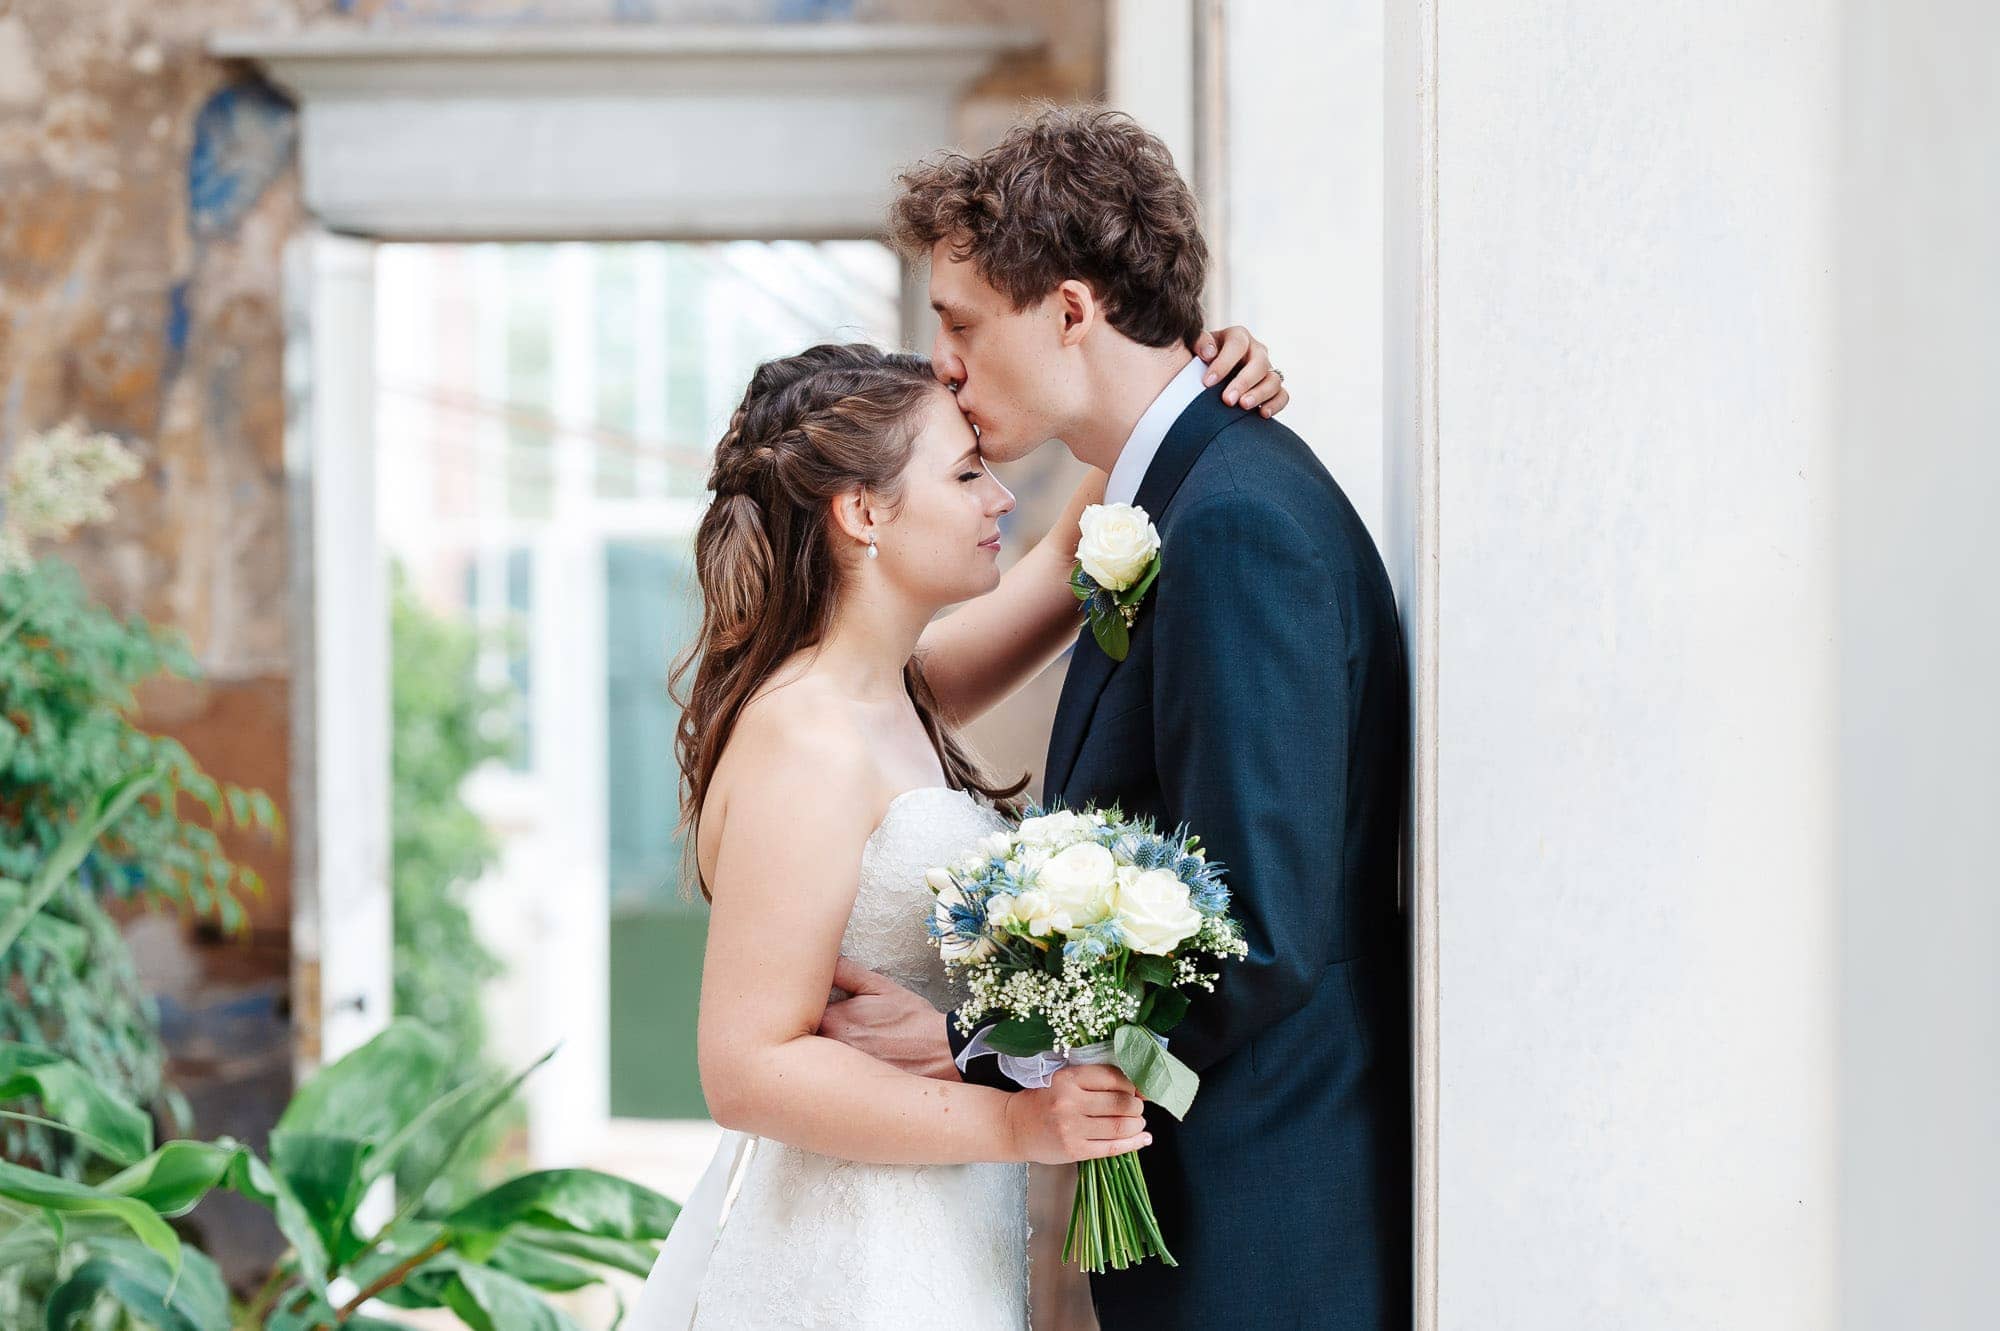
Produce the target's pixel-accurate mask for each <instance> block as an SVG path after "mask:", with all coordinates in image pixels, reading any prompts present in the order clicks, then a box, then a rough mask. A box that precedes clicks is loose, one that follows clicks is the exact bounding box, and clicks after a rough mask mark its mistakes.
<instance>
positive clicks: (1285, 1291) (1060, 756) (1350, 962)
mask: <svg viewBox="0 0 2000 1331" xmlns="http://www.w3.org/2000/svg"><path fill="white" fill-rule="evenodd" d="M902 185H903V193H902V195H901V197H900V198H899V199H898V200H897V202H896V204H895V207H894V211H893V215H892V224H893V230H894V232H895V236H896V239H897V241H898V242H899V244H900V245H901V246H902V247H903V248H905V249H906V250H907V251H910V252H912V253H921V254H928V255H929V257H930V261H931V280H930V281H931V284H930V292H931V303H932V305H933V306H934V307H935V308H936V310H937V312H938V323H939V331H938V336H937V342H936V345H935V347H934V348H933V359H934V361H935V362H936V365H937V367H938V372H939V373H940V375H942V376H944V377H946V378H948V379H949V380H950V381H951V382H952V383H953V384H954V385H955V386H956V388H957V392H958V405H959V407H960V409H961V410H962V411H964V413H965V414H966V415H967V416H968V417H969V418H970V419H971V420H972V422H973V423H974V424H975V425H977V426H978V427H979V431H980V446H981V450H982V451H983V452H984V453H985V454H986V455H987V456H988V457H990V458H993V459H996V460H999V461H1008V460H1012V459H1015V458H1019V457H1022V456H1025V455H1026V454H1027V453H1029V452H1031V451H1032V450H1033V449H1035V448H1036V447H1038V446H1039V445H1040V444H1042V443H1043V442H1044V441H1046V440H1049V439H1061V440H1062V441H1063V443H1064V444H1066V445H1067V446H1068V447H1069V449H1070V451H1071V452H1072V453H1074V454H1075V455H1076V456H1077V457H1078V458H1079V459H1081V460H1082V461H1084V462H1087V463H1090V464H1091V465H1093V466H1096V467H1098V468H1101V469H1102V470H1104V471H1105V472H1106V473H1108V474H1109V477H1110V481H1109V484H1108V486H1107V487H1106V491H1105V502H1107V503H1117V502H1121V501H1122V502H1127V503H1136V504H1137V505H1138V506H1139V507H1141V508H1143V509H1144V510H1145V511H1146V513H1147V514H1148V515H1149V516H1150V517H1151V519H1152V521H1153V522H1154V524H1155V525H1156V526H1157V527H1158V529H1159V533H1160V537H1161V542H1162V546H1161V572H1160V574H1159V578H1158V580H1157V581H1156V582H1155V584H1154V586H1153V588H1152V590H1151V591H1150V592H1149V593H1148V594H1147V596H1146V598H1145V600H1144V602H1143V603H1142V605H1141V608H1140V611H1139V615H1138V620H1137V623H1136V625H1135V626H1134V628H1133V629H1132V632H1131V641H1130V647H1129V651H1128V654H1127V656H1126V658H1125V660H1123V661H1122V662H1117V661H1113V660H1112V659H1111V658H1110V657H1109V656H1107V655H1106V654H1105V653H1104V651H1103V650H1101V649H1100V648H1099V647H1098V646H1097V643H1096V641H1095V640H1094V638H1093V637H1092V635H1091V633H1090V631H1089V629H1088V628H1087V627H1085V628H1083V629H1082V630H1081V631H1080V632H1079V633H1078V636H1077V643H1076V647H1075V649H1074V651H1073V652H1072V655H1071V658H1070V664H1069V674H1068V677H1067V678H1066V680H1065V681H1064V684H1063V691H1062V699H1061V702H1060V703H1059V704H1058V706H1057V708H1056V718H1055V730H1054V734H1053V735H1052V737H1051V739H1050V743H1049V756H1048V765H1047V768H1046V772H1045V787H1044V790H1045V799H1044V802H1045V803H1050V804H1053V803H1054V802H1056V801H1063V802H1065V803H1067V804H1068V805H1069V806H1071V807H1080V806H1082V805H1083V804H1085V803H1086V802H1093V801H1094V802H1096V803H1098V804H1100V805H1109V804H1111V803H1114V802H1115V803H1117V804H1118V805H1120V806H1121V807H1122V808H1123V809H1124V810H1125V812H1126V813H1128V814H1132V815H1149V816H1151V817H1153V818H1154V819H1156V820H1157V821H1158V823H1159V825H1160V826H1161V827H1162V828H1167V829H1170V828H1172V827H1174V826H1176V825H1177V824H1180V823H1186V824H1187V825H1188V827H1189V829H1190V830H1191V831H1193V832H1194V833H1195V834H1196V835H1198V836H1200V837H1201V838H1202V842H1203V844H1204V845H1205V846H1206V847H1207V848H1208V849H1209V851H1210V853H1211V854H1212V856H1213V858H1215V859H1217V860H1219V861H1221V862H1222V863H1223V864H1224V865H1225V866H1226V867H1227V875H1228V882H1229V885H1230V887H1231V888H1232V890H1233V893H1234V897H1233V900H1232V903H1231V909H1232V913H1233V914H1235V915H1236V917H1237V918H1238V919H1239V920H1241V921H1242V923H1243V925H1244V931H1245V934H1246V937H1247V939H1248V941H1249V945H1250V954H1249V956H1248V957H1247V958H1245V959H1244V960H1242V961H1239V962H1235V963H1232V964H1230V965H1227V966H1224V967H1222V968H1221V969H1222V979H1221V980H1220V981H1219V982H1218V984H1217V986H1216V991H1215V992H1214V993H1213V994H1197V995H1196V996H1195V999H1194V1002H1193V1004H1192V1006H1191V1008H1190V1009H1189V1013H1188V1016H1187V1018H1186V1019H1185V1021H1183V1022H1182V1023H1181V1025H1180V1026H1178V1027H1176V1028H1175V1029H1174V1030H1173V1031H1172V1032H1171V1034H1170V1037H1169V1042H1170V1044H1171V1047H1172V1049H1173V1052H1174V1053H1175V1054H1177V1055H1178V1056H1179V1057H1180V1058H1181V1059H1182V1060H1183V1061H1185V1062H1186V1063H1187V1064H1188V1065H1189V1066H1190V1067H1192V1068H1193V1069H1194V1070H1195V1071H1196V1072H1198V1073H1199V1074H1200V1075H1201V1091H1200V1094H1199V1095H1198V1096H1197V1097H1196V1099H1195V1102H1194V1106H1193V1108H1192V1109H1190V1110H1189V1111H1188V1115H1187V1119H1186V1121H1185V1122H1177V1121H1175V1120H1174V1119H1173V1118H1172V1117H1171V1116H1169V1115H1168V1114H1167V1113H1165V1112H1164V1111H1163V1110H1160V1109H1158V1108H1157V1107H1149V1110H1148V1112H1147V1115H1146V1120H1147V1127H1148V1129H1150V1130H1151V1132H1152V1133H1153V1135H1154V1141H1153V1145H1152V1146H1150V1147H1148V1148H1147V1149H1146V1151H1145V1153H1144V1155H1143V1156H1142V1159H1143V1160H1144V1162H1145V1169H1146V1176H1147V1179H1148V1182H1149V1184H1150V1187H1151V1191H1152V1196H1153V1202H1154V1207H1155V1209H1156V1211H1157V1213H1158V1216H1159V1220H1160V1226H1161V1230H1162V1232H1163V1234H1164V1236H1165V1238H1166V1240H1167V1245H1168V1247H1169V1248H1170V1249H1171V1250H1172V1251H1173V1254H1174V1256H1175V1258H1176V1259H1177V1260H1178V1261H1179V1263H1180V1265H1179V1266H1167V1265H1166V1264H1164V1263H1162V1262H1157V1261H1153V1262H1147V1263H1145V1264H1143V1265H1141V1266H1138V1267H1135V1268H1132V1269H1129V1270H1125V1271H1114V1272H1110V1273H1108V1274H1105V1275H1099V1276H1093V1277H1092V1278H1091V1298H1092V1302H1093V1303H1094V1304H1095V1305H1096V1309H1097V1316H1098V1320H1099V1322H1100V1324H1101V1325H1102V1326H1103V1328H1104V1331H1140V1329H1141V1328H1146V1329H1147V1331H1153V1329H1154V1328H1161V1329H1166V1328H1186V1329H1187V1331H1197V1329H1199V1331H1211V1329H1212V1328H1227V1329H1228V1331H1261V1329H1262V1328H1272V1329H1273V1331H1276V1329H1277V1328H1301V1327H1309V1328H1339V1329H1341V1331H1349V1329H1351V1331H1364V1329H1365V1331H1378V1329H1382V1328H1401V1327H1407V1326H1408V1325H1409V1317H1410V1133H1409V1122H1410V1103H1409V1085H1408V1060H1407V1048H1408V1044H1409V1028H1408V1016H1407V1003H1406V990H1405V949H1404V931H1403V926H1402V920H1401V917H1400V914H1399V912H1398V907H1397V891H1396V886H1397V837H1398V829H1399V827H1400V824H1401V816H1402V801H1403V793H1404V789H1405V784H1406V779H1407V776H1408V763H1409V741H1408V716H1407V707H1406V701H1407V695H1406V687H1407V686H1406V680H1405V674H1404V663H1403V657H1402V643H1401V637H1400V632H1399V629H1398V626H1397V620H1396V609H1395V603H1394V600H1393V599H1392V595H1391V593H1390V589H1389V582H1388V578H1387V576H1386V575H1385V574H1384V572H1383V568H1382V561H1381V559H1380V557H1379V556H1378V555H1377V553H1376V550H1375V546H1374V544H1373V542H1372V541H1371V540H1370V538H1369V535H1368V530H1367V528H1366V527H1365V526H1364V525H1363V523H1362V521H1361V519H1360V518H1359V517H1358V516H1356V514H1355V511H1354V509H1353V507H1352V506H1351V505H1350V504H1349V503H1348V501H1347V498H1346V496H1345V495H1344V494H1342V492H1341V489H1340V487H1339V486H1338V485H1337V484H1335V483H1334V480H1333V478H1332V477H1331V476H1330V475H1328V474H1327V471H1326V468H1325V467H1324V466H1322V465H1321V464H1320V462H1319V460H1318V459H1317V458H1316V457H1315V456H1314V455H1313V453H1312V452H1311V450H1310V449H1308V448H1307V447H1306V445H1305V444H1304V443H1303V442H1302V441H1301V440H1300V439H1299V438H1298V436H1296V435H1295V434H1293V433H1292V432H1291V431H1290V430H1288V429H1286V428H1285V427H1284V426H1283V425H1280V424H1278V423H1277V422H1276V421H1274V420H1269V419H1266V418H1265V417H1263V416H1261V415H1259V414H1257V413H1255V412H1244V411H1241V410H1239V409H1237V408H1235V407H1233V406H1229V405H1226V404H1225V403H1224V401H1223V397H1222V395H1223V393H1224V388H1223V387H1222V386H1220V385H1217V386H1214V387H1208V386H1205V385H1204V383H1203V377H1204V374H1205V372H1206V367H1205V366H1204V365H1203V364H1202V362H1201V361H1199V360H1197V359H1195V358H1194V357H1193V356H1192V355H1191V354H1190V348H1191V347H1192V346H1193V345H1194V342H1195V339H1197V338H1198V337H1200V336H1201V329H1202V310H1201V295H1202V286H1203V280H1204V277H1205V269H1206V263H1207V251H1206V247H1205V245H1204V243H1203V241H1202V237H1201V233H1200V230H1199V227H1198V225H1197V221H1196V214H1195V204H1194V200H1193V198H1192V196H1191V195H1190V193H1189V191H1188V189H1187V187H1186V186H1185V185H1184V184H1183V183H1182V180H1181V178H1180V176H1179V174H1178V173H1177V172H1176V171H1175V169H1174V165H1173V162H1172V159H1171V158H1170V157H1169V156H1168V154H1167V151H1166V148H1165V147H1164V146H1163V145H1162V144H1161V143H1160V141H1159V140H1158V139H1156V138H1154V137H1153V136H1152V135H1150V134H1148V133H1147V132H1145V131H1144V130H1142V129H1140V128H1139V127H1138V126H1137V125H1136V124H1135V123H1133V122H1132V121H1131V120H1130V119H1128V118H1127V117H1125V116H1122V115H1119V114H1116V113H1113V112H1108V111H1103V110H1097V109H1055V110H1050V111H1047V112H1045V113H1044V114H1042V115H1041V116H1040V117H1039V118H1037V119H1036V120H1034V121H1033V122H1031V123H1029V124H1026V125H1023V126H1020V127H1018V128H1016V129H1015V130H1014V131H1013V132H1012V133H1010V134H1009V135H1008V136H1007V137H1006V139H1005V140H1004V141H1002V142H1001V143H1000V144H999V146H997V147H995V148H994V149H992V150H991V151H989V152H987V153H986V154H984V155H983V156H980V157H978V158H966V157H963V156H956V155H953V156H947V157H944V158H942V159H939V160H937V161H934V162H931V163H927V164H925V165H923V166H921V167H918V168H916V169H915V170H914V171H912V172H911V173H909V174H907V175H905V176H904V177H903V179H902ZM837 982H840V983H843V985H845V981H844V980H837ZM841 1009H853V1010H852V1011H848V1012H842V1011H841ZM828 1018H829V1020H828V1024H827V1027H825V1028H823V1029H824V1030H826V1031H827V1033H833V1034H837V1035H839V1037H840V1038H843V1039H846V1040H847V1041H848V1042H849V1043H851V1044H854V1045H856V1046H857V1047H860V1048H862V1049H864V1050H865V1051H866V1052H868V1053H871V1054H874V1055H876V1056H878V1057H882V1058H885V1059H888V1060H889V1061H891V1062H896V1063H898V1064H900V1065H903V1066H906V1067H910V1068H911V1069H912V1070H915V1071H924V1072H930V1073H932V1074H933V1075H946V1076H955V1075H957V1072H956V1070H955V1069H953V1068H952V1067H951V1064H950V1063H949V1062H948V1061H947V1057H948V1056H947V1052H946V1051H947V1042H948V1048H949V1056H950V1057H958V1056H960V1055H962V1053H963V1050H964V1048H965V1045H966V1043H967V1040H966V1037H965V1036H964V1035H963V1034H962V1033H960V1032H959V1031H957V1030H956V1029H955V1028H952V1027H950V1026H949V1025H946V1026H944V1027H943V1028H940V1023H939V1019H938V1016H937V1013H936V1012H935V1011H934V1010H932V1009H931V1008H930V1007H929V1006H928V1005H927V1004H925V1003H924V1002H923V1000H921V999H919V998H916V996H915V995H909V994H904V993H901V992H899V991H896V990H895V989H894V987H893V986H892V985H890V984H889V983H888V982H886V981H879V980H877V979H875V978H874V977H870V983H869V987H868V988H867V990H866V991H858V992H857V996H856V997H854V998H851V999H848V1000H846V1001H845V1002H844V1003H839V1004H835V1005H833V1007H832V1008H830V1009H829V1012H828ZM993 1062H994V1060H993V1059H992V1058H990V1057H983V1058H976V1059H973V1060H969V1061H968V1062H967V1066H966V1070H965V1074H964V1075H965V1077H966V1079H967V1080H972V1081H980V1082H983V1083H985V1084H988V1085H997V1086H1000V1087H1002V1088H1003V1089H1013V1085H1012V1083H1011V1082H1008V1081H1007V1080H1006V1079H1005V1077H1004V1076H1003V1075H1002V1074H1001V1073H1000V1072H999V1071H998V1069H997V1068H995V1067H993V1066H992V1065H993Z"/></svg>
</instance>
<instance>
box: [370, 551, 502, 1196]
mask: <svg viewBox="0 0 2000 1331" xmlns="http://www.w3.org/2000/svg"><path fill="white" fill-rule="evenodd" d="M389 614H390V620H389V628H390V637H389V640H390V699H391V708H392V725H393V729H392V736H393V738H392V742H391V748H390V762H391V776H392V781H393V799H394V803H393V805H392V806H391V814H390V836H391V842H392V847H393V850H392V857H391V864H392V876H393V887H394V892H393V898H394V903H395V989H396V1007H395V1010H396V1011H397V1012H399V1013H402V1014H404V1015H406V1016H410V1017H415V1018H417V1019H418V1020H420V1021H422V1022H423V1023H424V1025H425V1026H426V1027H428V1028H429V1029H430V1030H431V1031H432V1032H434V1033H435V1034H436V1035H437V1036H438V1037H439V1038H440V1039H441V1040H442V1041H443V1042H444V1045H445V1049H446V1051H447V1052H446V1064H447V1071H446V1074H445V1078H444V1080H445V1083H446V1086H447V1088H455V1087H457V1086H459V1085H461V1084H463V1083H465V1082H467V1081H469V1080H471V1079H472V1078H474V1077H476V1076H478V1075H480V1074H482V1073H484V1072H487V1071H490V1070H491V1066H490V1064H489V1063H488V1062H487V1060H486V1053H485V1050H486V1023H485V1019H484V1017H483V1016H482V1014H481V1009H480V991H481V988H482V986H484V985H485V984H486V982H487V981H489V980H491V979H493V978H494V977H496V976H498V975H499V974H500V973H501V969H502V968H501V965H500V962H499V960H498V959H497V958H496V957H494V956H493V954H492V953H491V952H489V951H488V950H487V949H486V946H485V945H484V944H483V943H481V942H480V940H479V937H478V935H477V934H476V933H475V932H474V930H473V927H472V913H471V910H470V909H469V907H468V903H467V900H466V897H467V893H468V892H469V890H470V889H471V887H472V885H473V884H474V883H476V882H477V881H478V880H479V878H480V877H481V876H482V875H483V874H485V873H486V871H487V870H488V869H489V868H491V867H492V865H493V864H494V862H495V861H496V860H497V859H498V858H499V846H498V843H497V842H496V841H495V839H494V837H493V834H492V833H491V832H490V831H489V830H488V829H487V827H486V824H485V823H484V822H482V821H481V820H480V818H479V816H478V815H477V814H476V813H474V812H473V810H472V809H471V807H470V806H468V805H467V804H466V802H465V799H464V797H463V796H462V795H461V794H460V790H461V788H462V787H463V786H464V784H465V779H466V777H467V776H469V775H470V774H471V773H472V772H473V770H474V769H475V768H477V767H479V766H480V764H482V763H485V762H487V761H489V760H492V759H497V758H503V757H505V756H506V754H507V750H508V739H507V731H506V728H505V722H506V719H507V714H508V712H509V710H510V709H511V707H512V706H513V705H514V695H513V693H512V692H511V690H507V689H497V688H492V687H489V686H487V685H484V684H482V683H481V682H480V679H479V670H478V659H479V647H480V636H479V633H478V631H477V630H475V629H473V628H471V627H470V626H468V625H465V624H462V623H458V622H456V621H453V620H450V619H447V618H445V617H443V616H440V615H437V614H435V613H433V612H432V611H430V610H428V609H427V608H425V606H424V605H423V603H422V602H421V601H420V600H419V599H418V598H417V597H416V596H415V595H414V594H413V593H412V592H411V591H410V589H409V586H408V583H407V581H406V579H405V578H404V576H403V574H402V570H401V569H400V568H398V569H397V570H395V573H394V577H393V579H392V584H391V595H390V604H389ZM517 1116H518V1115H516V1114H515V1113H514V1112H513V1111H511V1110H509V1111H503V1112H502V1113H499V1114H496V1115H494V1116H493V1117H492V1118H491V1119H489V1120H487V1122H486V1123H485V1124H483V1125H482V1127H481V1129H480V1131H479V1133H478V1135H477V1138H476V1139H475V1140H473V1141H471V1142H469V1143H467V1145H466V1147H465V1149H464V1150H463V1151H461V1152H459V1154H458V1155H457V1156H456V1157H455V1163H454V1164H453V1166H452V1167H451V1169H450V1170H448V1171H446V1172H445V1173H444V1174H443V1175H441V1176H440V1177H439V1178H438V1179H437V1180H436V1181H435V1182H434V1183H433V1184H432V1185H431V1186H432V1189H433V1197H432V1200H433V1201H436V1202H440V1203H442V1202H444V1201H448V1200H449V1199H451V1198H462V1197H464V1196H465V1195H467V1194H468V1193H469V1191H470V1190H471V1189H472V1188H474V1187H476V1186H477V1179H478V1175H479V1173H480V1171H481V1169H482V1167H483V1165H484V1163H485V1161H486V1160H487V1159H488V1158H489V1157H491V1156H492V1154H493V1153H494V1150H495V1149H496V1147H497V1144H498V1141H499V1139H500V1138H501V1137H502V1136H503V1135H504V1134H505V1132H506V1131H507V1129H508V1128H509V1126H510V1124H511V1120H512V1119H513V1118H515V1117H517ZM396 1182H397V1186H398V1187H400V1188H402V1189H404V1190H406V1191H407V1190H408V1189H409V1188H411V1187H413V1186H415V1183H416V1180H415V1178H414V1177H412V1176H411V1174H410V1172H409V1170H408V1169H404V1170H403V1171H401V1172H399V1174H398V1177H397V1180H396Z"/></svg>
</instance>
